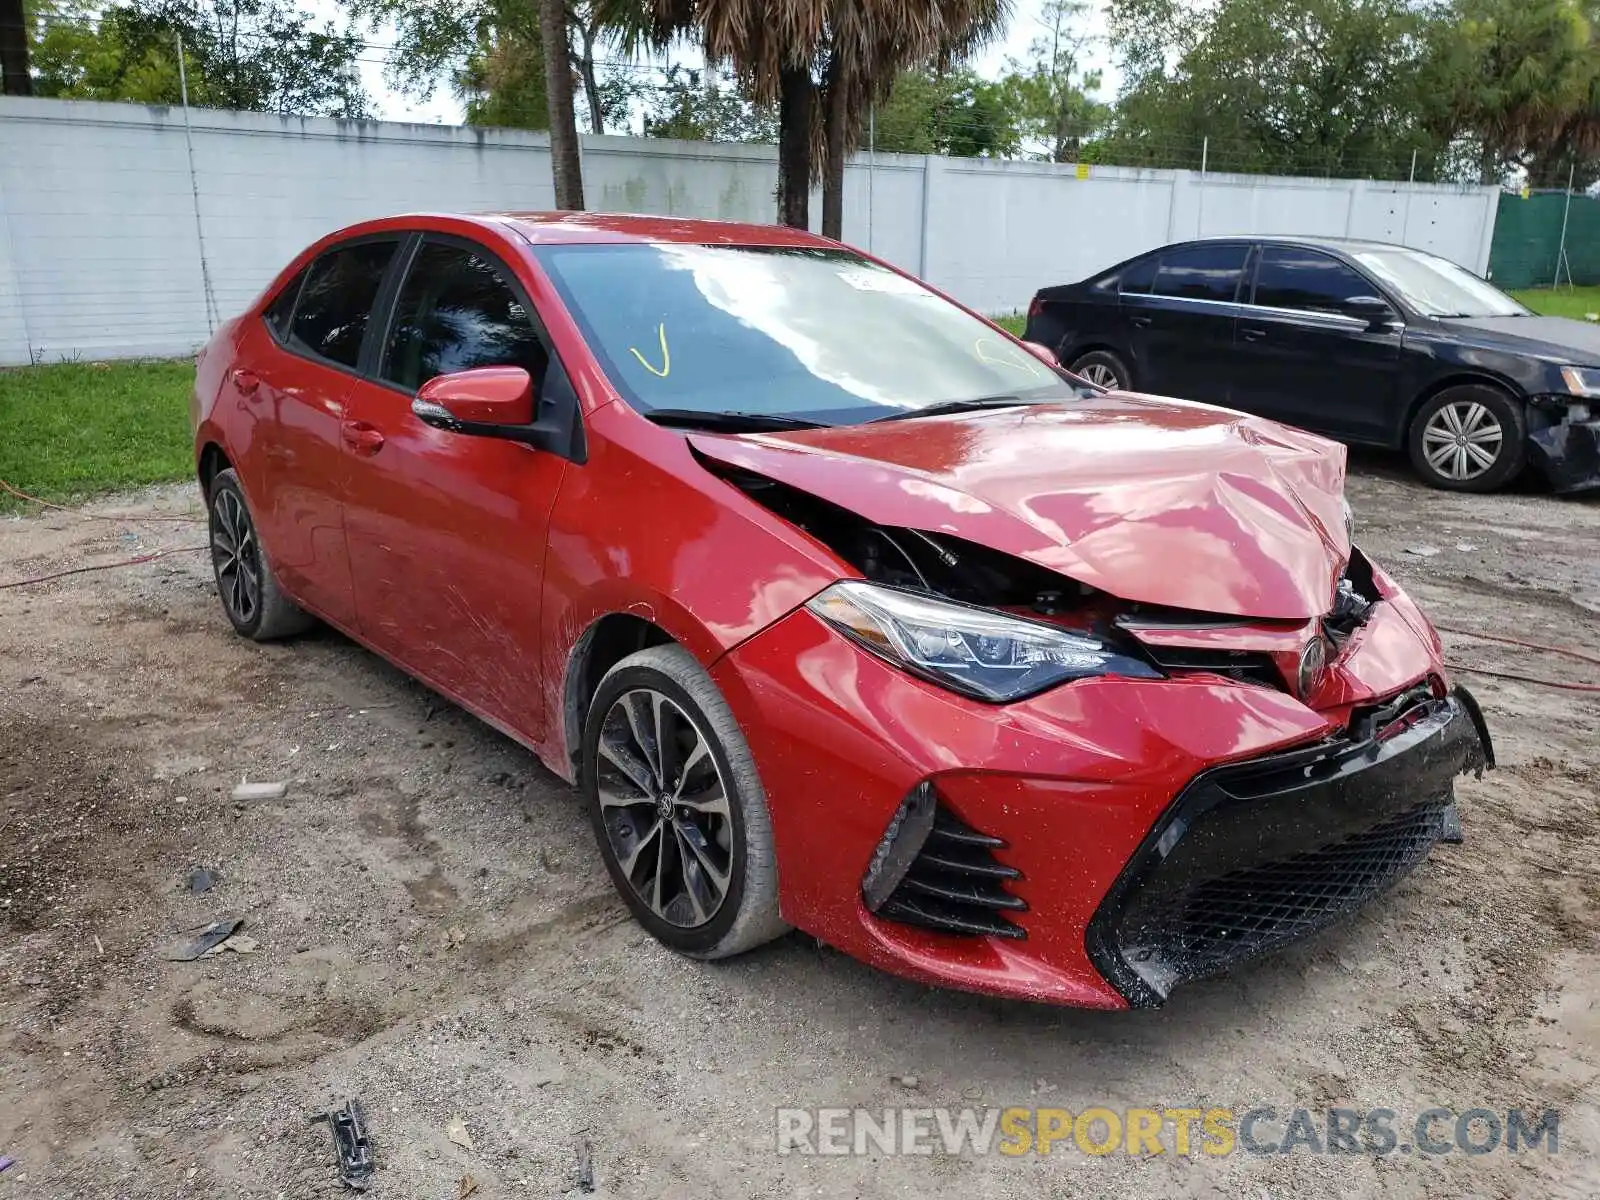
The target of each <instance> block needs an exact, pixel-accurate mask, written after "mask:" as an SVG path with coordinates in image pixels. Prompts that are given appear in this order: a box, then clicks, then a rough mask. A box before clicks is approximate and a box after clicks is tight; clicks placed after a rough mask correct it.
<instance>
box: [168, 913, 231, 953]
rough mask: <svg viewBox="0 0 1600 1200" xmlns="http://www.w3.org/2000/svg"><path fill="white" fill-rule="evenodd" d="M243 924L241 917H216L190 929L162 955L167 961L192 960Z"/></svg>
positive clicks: (215, 945)
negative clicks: (206, 923) (209, 922)
mask: <svg viewBox="0 0 1600 1200" xmlns="http://www.w3.org/2000/svg"><path fill="white" fill-rule="evenodd" d="M243 924H244V918H243V917H239V916H226V917H218V918H217V919H216V920H215V921H213V922H211V924H209V925H202V926H201V927H200V928H199V929H192V930H190V931H189V932H188V933H186V934H185V935H184V936H183V937H181V938H180V939H178V940H177V941H176V942H174V943H172V945H170V946H168V947H167V949H166V951H165V953H164V955H163V957H165V958H166V959H167V961H168V962H193V961H194V960H195V959H197V958H199V957H201V956H202V955H204V954H207V953H209V952H210V951H211V950H213V949H215V948H216V947H217V946H220V945H221V944H222V943H223V942H225V941H227V940H228V939H229V938H231V937H232V936H233V935H234V934H236V933H238V932H239V927H240V926H242V925H243Z"/></svg>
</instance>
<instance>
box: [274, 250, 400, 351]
mask: <svg viewBox="0 0 1600 1200" xmlns="http://www.w3.org/2000/svg"><path fill="white" fill-rule="evenodd" d="M396 245H397V243H395V242H393V241H380V242H358V243H357V244H356V245H353V246H339V247H336V248H334V249H332V250H329V251H327V252H326V253H324V254H323V255H322V256H321V257H320V258H318V259H317V261H316V262H314V263H312V264H311V267H310V269H309V270H308V271H307V272H306V280H305V284H304V285H303V286H302V287H301V289H300V297H299V300H298V302H297V303H296V304H295V306H294V318H293V320H292V321H291V322H290V325H289V342H290V344H291V345H292V346H294V348H295V349H297V350H302V351H305V352H307V353H309V354H315V355H317V356H319V357H321V358H325V359H328V360H329V361H330V362H335V363H338V364H339V365H340V366H343V367H354V366H355V365H356V362H357V360H358V359H360V357H361V339H362V338H363V337H364V336H365V335H366V332H367V321H368V319H369V318H370V317H371V316H372V305H373V302H374V301H375V300H376V299H377V298H378V287H379V285H380V284H382V283H383V273H384V271H385V270H387V269H388V266H389V260H390V258H392V257H393V256H394V250H395V246H396Z"/></svg>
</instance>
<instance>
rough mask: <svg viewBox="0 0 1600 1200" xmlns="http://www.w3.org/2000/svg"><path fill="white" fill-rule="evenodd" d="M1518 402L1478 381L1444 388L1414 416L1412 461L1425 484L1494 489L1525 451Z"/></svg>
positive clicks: (1514, 469)
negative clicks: (1477, 382)
mask: <svg viewBox="0 0 1600 1200" xmlns="http://www.w3.org/2000/svg"><path fill="white" fill-rule="evenodd" d="M1526 433H1527V421H1526V418H1525V417H1524V416H1523V412H1522V405H1521V404H1520V403H1519V402H1518V401H1516V400H1513V399H1512V398H1511V397H1510V396H1508V395H1506V394H1505V393H1504V392H1502V391H1499V390H1498V389H1496V388H1492V387H1488V386H1485V385H1482V384H1466V385H1463V386H1461V387H1453V388H1446V389H1445V390H1444V391H1442V392H1440V393H1439V394H1438V395H1437V396H1434V397H1433V398H1432V399H1430V400H1428V401H1427V402H1426V403H1424V404H1423V406H1422V407H1421V408H1419V409H1418V410H1417V415H1416V416H1415V417H1414V418H1412V421H1411V430H1410V433H1409V435H1408V437H1407V448H1408V449H1409V450H1410V453H1411V464H1412V466H1414V467H1415V468H1416V471H1417V474H1418V475H1420V476H1421V477H1422V478H1423V480H1424V481H1425V482H1427V483H1430V484H1432V485H1433V486H1434V487H1438V488H1447V489H1449V490H1451V491H1457V492H1492V491H1494V490H1495V489H1496V488H1499V487H1503V486H1504V485H1506V484H1507V483H1509V482H1511V480H1512V479H1514V478H1515V477H1516V476H1517V475H1518V474H1519V473H1520V472H1521V470H1522V467H1523V463H1524V462H1525V461H1526V454H1527V450H1526V447H1525V446H1524V445H1523V440H1524V438H1525V436H1526Z"/></svg>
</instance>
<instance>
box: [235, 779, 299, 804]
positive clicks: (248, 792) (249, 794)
mask: <svg viewBox="0 0 1600 1200" xmlns="http://www.w3.org/2000/svg"><path fill="white" fill-rule="evenodd" d="M288 790H289V785H288V784H287V783H282V782H279V783H246V782H245V781H243V780H240V781H239V786H238V787H236V788H234V789H233V798H234V799H235V800H237V801H240V802H243V801H245V800H282V799H283V796H284V793H285V792H287V791H288Z"/></svg>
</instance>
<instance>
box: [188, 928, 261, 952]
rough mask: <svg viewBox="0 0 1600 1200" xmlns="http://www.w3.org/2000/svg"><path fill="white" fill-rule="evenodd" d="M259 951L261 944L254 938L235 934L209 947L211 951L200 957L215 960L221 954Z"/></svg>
mask: <svg viewBox="0 0 1600 1200" xmlns="http://www.w3.org/2000/svg"><path fill="white" fill-rule="evenodd" d="M260 949H261V943H260V942H258V941H256V939H255V938H253V937H246V936H245V935H244V934H242V933H236V934H234V935H233V936H232V937H231V938H229V939H227V941H224V942H219V943H218V944H217V945H215V946H213V947H211V949H209V950H207V951H206V952H205V953H204V954H202V955H201V956H200V957H201V958H216V957H217V956H219V955H222V954H254V953H255V952H256V951H258V950H260Z"/></svg>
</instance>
